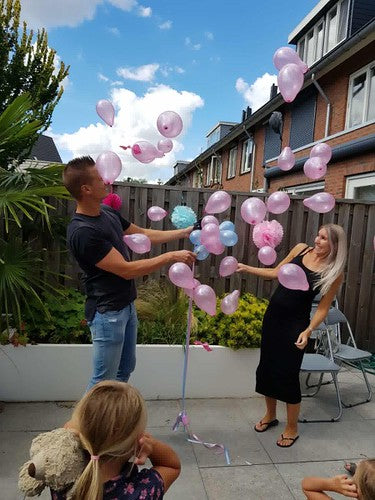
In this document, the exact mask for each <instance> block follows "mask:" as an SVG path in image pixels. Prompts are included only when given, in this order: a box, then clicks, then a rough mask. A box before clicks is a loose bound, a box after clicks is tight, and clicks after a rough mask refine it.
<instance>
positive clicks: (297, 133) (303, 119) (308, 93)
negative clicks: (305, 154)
mask: <svg viewBox="0 0 375 500" xmlns="http://www.w3.org/2000/svg"><path fill="white" fill-rule="evenodd" d="M315 111H316V89H315V87H314V86H313V85H311V86H310V87H308V88H306V89H304V90H302V92H301V93H300V94H299V95H298V96H297V98H296V99H295V100H294V101H293V102H292V104H291V124H290V137H289V146H290V147H291V148H292V149H296V148H300V147H302V146H304V145H305V144H310V143H311V142H313V140H314V125H315Z"/></svg>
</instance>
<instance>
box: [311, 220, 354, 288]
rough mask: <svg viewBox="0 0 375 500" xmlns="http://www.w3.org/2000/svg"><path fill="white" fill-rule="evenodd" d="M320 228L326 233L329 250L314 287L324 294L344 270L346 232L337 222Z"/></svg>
mask: <svg viewBox="0 0 375 500" xmlns="http://www.w3.org/2000/svg"><path fill="white" fill-rule="evenodd" d="M320 229H325V230H326V231H327V235H328V242H329V246H330V252H329V254H328V256H327V257H326V259H325V262H324V267H323V269H322V270H321V271H320V279H319V280H318V281H317V283H316V284H315V288H319V289H320V293H321V294H322V295H325V294H326V293H327V292H328V290H329V289H330V287H331V285H332V284H333V282H334V281H335V280H336V279H337V278H338V277H339V276H340V275H341V274H342V273H343V272H344V268H345V264H346V256H347V243H346V234H345V231H344V230H343V228H342V227H341V226H338V225H337V224H324V226H321V228H320Z"/></svg>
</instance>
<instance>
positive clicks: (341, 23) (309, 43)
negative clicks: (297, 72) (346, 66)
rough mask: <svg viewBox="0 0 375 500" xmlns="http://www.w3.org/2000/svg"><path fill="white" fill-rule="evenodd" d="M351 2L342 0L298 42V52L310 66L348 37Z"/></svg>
mask: <svg viewBox="0 0 375 500" xmlns="http://www.w3.org/2000/svg"><path fill="white" fill-rule="evenodd" d="M348 6H349V0H340V1H339V2H337V3H336V5H335V6H334V7H332V9H330V10H329V11H328V12H327V13H326V14H325V15H324V16H322V17H321V18H320V19H319V20H318V22H317V23H315V25H314V26H313V27H312V28H311V29H310V30H309V31H308V32H307V33H306V34H305V35H304V36H303V37H302V38H301V39H300V40H299V41H298V44H297V52H298V54H299V56H300V57H301V59H302V60H303V61H305V63H306V64H307V65H308V66H312V65H313V64H314V63H315V62H316V61H318V60H319V59H321V58H322V57H323V55H325V54H327V52H329V51H330V50H332V49H333V48H334V47H336V45H337V44H339V43H340V42H341V41H342V40H344V39H345V38H346V36H347V31H348V11H349V9H348Z"/></svg>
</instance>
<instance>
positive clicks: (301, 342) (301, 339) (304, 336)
mask: <svg viewBox="0 0 375 500" xmlns="http://www.w3.org/2000/svg"><path fill="white" fill-rule="evenodd" d="M309 337H310V330H305V331H303V332H302V333H300V334H299V335H298V339H297V342H295V343H294V344H295V345H296V346H297V347H298V349H301V350H302V349H304V348H305V347H306V346H307V341H308V340H309Z"/></svg>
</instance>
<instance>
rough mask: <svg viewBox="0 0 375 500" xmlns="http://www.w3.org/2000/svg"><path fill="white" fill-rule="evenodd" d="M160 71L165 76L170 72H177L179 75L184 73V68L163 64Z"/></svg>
mask: <svg viewBox="0 0 375 500" xmlns="http://www.w3.org/2000/svg"><path fill="white" fill-rule="evenodd" d="M160 73H161V74H162V75H163V76H165V77H167V76H169V75H170V73H177V74H179V75H182V74H183V73H185V70H184V68H181V67H180V66H168V65H165V66H161V68H160Z"/></svg>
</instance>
